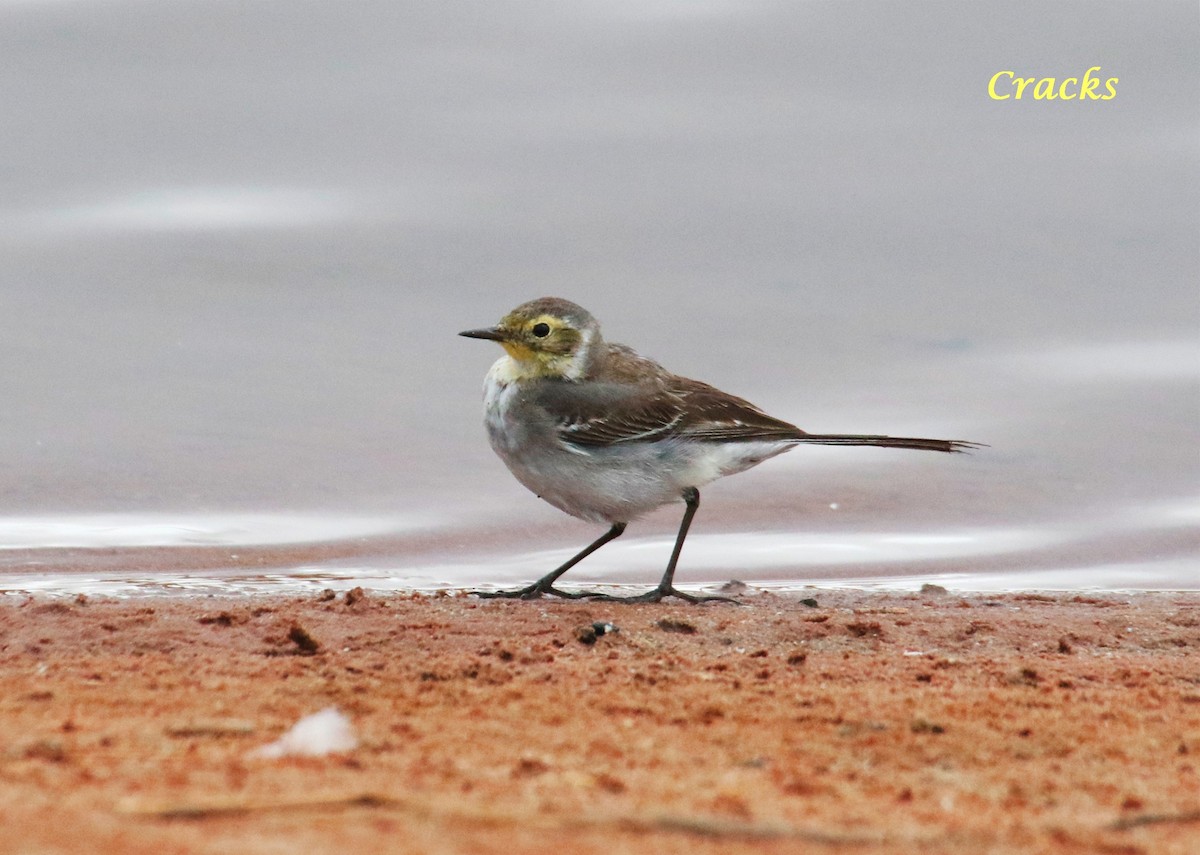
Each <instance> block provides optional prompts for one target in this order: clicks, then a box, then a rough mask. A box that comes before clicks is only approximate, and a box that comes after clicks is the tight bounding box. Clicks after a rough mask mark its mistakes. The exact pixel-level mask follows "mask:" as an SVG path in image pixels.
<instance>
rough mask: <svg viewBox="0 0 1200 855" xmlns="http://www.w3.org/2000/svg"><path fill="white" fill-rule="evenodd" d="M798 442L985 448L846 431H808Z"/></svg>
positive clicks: (954, 449)
mask: <svg viewBox="0 0 1200 855" xmlns="http://www.w3.org/2000/svg"><path fill="white" fill-rule="evenodd" d="M796 442H809V443H812V444H813V445H878V446H880V447H882V448H916V449H921V450H923V451H947V452H962V451H970V450H971V449H973V448H985V447H986V446H984V444H983V443H981V442H965V441H963V440H960V439H918V438H917V437H911V436H866V435H855V434H844V433H806V434H804V436H798V437H796Z"/></svg>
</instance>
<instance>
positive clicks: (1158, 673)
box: [0, 588, 1200, 853]
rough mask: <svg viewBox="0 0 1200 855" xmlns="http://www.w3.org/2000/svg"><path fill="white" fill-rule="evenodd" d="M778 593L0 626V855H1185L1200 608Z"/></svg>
mask: <svg viewBox="0 0 1200 855" xmlns="http://www.w3.org/2000/svg"><path fill="white" fill-rule="evenodd" d="M800 594H802V595H800ZM800 594H797V595H791V594H789V595H780V594H777V593H772V592H760V593H746V594H745V596H744V599H745V605H743V606H741V607H737V606H725V605H721V604H709V605H704V606H689V605H684V604H675V603H666V604H655V605H625V604H607V603H589V602H562V601H557V600H541V601H537V602H521V601H518V602H512V601H495V600H492V601H481V600H478V599H476V598H472V597H466V596H455V595H424V594H408V595H398V594H384V593H364V592H362V591H361V590H351V591H347V592H343V593H336V594H335V593H333V592H330V593H328V594H319V595H316V596H304V597H295V596H292V597H278V596H275V597H271V596H249V597H232V596H203V597H198V596H195V595H179V596H169V595H155V596H153V597H133V598H128V599H125V598H122V599H111V598H97V597H86V596H84V597H79V598H76V599H69V598H63V597H56V596H54V597H52V596H30V597H18V596H8V597H0V740H2V744H0V822H3V824H4V827H5V828H6V829H7V834H6V836H5V839H4V841H3V842H0V852H7V851H12V852H23V851H41V852H72V851H80V849H81V847H82V848H84V849H87V850H88V851H94V852H99V853H108V852H113V853H115V852H129V851H150V850H156V851H183V852H218V851H231V849H236V850H238V851H243V852H250V853H254V852H269V851H270V852H274V851H279V849H280V847H281V846H287V847H288V848H291V849H294V850H296V851H323V850H329V849H333V848H335V847H336V848H339V849H349V850H350V851H356V852H359V851H362V852H376V851H378V852H385V851H395V850H396V848H397V847H400V848H404V849H406V850H407V851H417V852H431V853H434V852H436V853H441V852H445V853H458V852H464V853H465V852H477V851H495V850H497V849H500V848H502V847H503V848H508V849H513V850H516V851H521V852H546V853H550V852H554V853H558V852H560V851H561V849H562V848H563V847H564V846H566V847H570V848H571V849H572V850H573V851H577V852H585V853H590V852H597V853H600V852H611V851H629V852H675V851H680V852H682V851H688V852H697V851H699V852H714V853H715V852H785V851H794V848H795V847H796V846H797V845H798V842H799V843H803V844H805V845H807V846H811V847H815V848H841V847H853V849H854V851H856V852H867V853H875V852H879V853H884V852H887V853H893V852H894V853H907V852H913V853H916V852H955V851H983V850H986V851H989V852H1014V853H1015V852H1062V851H1068V852H1069V851H1080V852H1083V851H1096V850H1098V849H1115V850H1118V851H1128V852H1147V853H1151V852H1153V853H1176V852H1177V853H1184V852H1189V851H1194V846H1195V845H1196V842H1197V840H1200V796H1198V795H1197V793H1200V760H1197V758H1198V757H1200V671H1198V670H1197V665H1196V663H1197V662H1198V661H1200V594H1196V593H1194V592H1182V593H1171V592H1160V593H1134V594H1116V593H1107V594H1106V593H1097V592H1093V591H1087V592H1079V593H1071V592H1066V593H1055V594H1048V593H1031V592H1025V593H1010V594H966V595H962V594H958V593H953V592H948V591H944V590H937V589H935V588H930V589H928V590H926V591H924V592H917V593H904V592H881V591H861V590H844V589H837V588H828V589H815V590H805V591H803V592H800ZM806 600H815V602H816V604H815V605H813V604H812V603H811V602H809V603H806V602H805V601H806ZM610 623H611V624H612V625H613V626H615V628H616V630H617V631H608V632H604V633H603V634H601V635H599V636H597V635H596V630H595V626H596V625H600V626H605V625H607V624H610ZM589 628H590V630H591V631H590V637H589ZM327 706H336V707H338V708H339V709H340V710H341V711H342V712H343V713H344V714H345V715H346V716H347V717H348V718H349V720H350V722H351V724H352V727H353V728H354V730H355V733H356V734H357V737H358V741H359V745H358V747H357V748H355V749H354V750H352V751H349V752H346V753H342V754H333V755H329V756H326V757H297V758H285V759H281V760H274V761H267V760H262V759H256V758H253V757H251V753H252V752H253V751H254V749H256V748H258V747H260V746H262V745H265V744H266V743H268V742H271V741H273V740H275V739H277V738H278V737H279V736H280V734H282V733H283V732H284V731H286V730H287V729H288V728H289V727H291V726H292V725H293V724H294V723H295V722H296V721H297V720H298V719H299V718H301V717H303V716H305V715H308V714H310V713H314V712H316V711H318V710H320V709H322V708H324V707H327Z"/></svg>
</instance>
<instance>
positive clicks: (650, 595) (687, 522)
mask: <svg viewBox="0 0 1200 855" xmlns="http://www.w3.org/2000/svg"><path fill="white" fill-rule="evenodd" d="M683 501H684V502H685V503H687V508H685V509H684V512H683V521H682V522H680V523H679V534H677V535H675V548H674V549H673V550H672V551H671V560H670V561H668V562H667V569H666V571H665V572H664V573H663V576H662V579H661V580H660V581H659V583H658V587H657V588H655V589H654V590H652V591H647V592H646V593H644V594H639V595H638V596H636V597H614V596H611V595H609V594H595V595H592V599H595V600H605V601H608V602H618V603H657V602H659V601H660V600H662V599H663V598H664V597H678V598H679V599H681V600H687V601H688V602H689V603H707V602H711V601H717V602H722V603H737V600H733V599H730V598H729V597H715V596H714V597H697V596H695V595H693V594H685V593H683V592H682V591H680V590H677V589H676V588H675V585H674V581H675V565H676V564H678V563H679V553H680V552H682V551H683V541H684V539H685V538H686V537H687V533H688V529H689V528H690V527H691V525H692V517H694V516H695V515H696V511H697V510H698V509H699V508H700V491H699V490H697V489H696V488H695V487H688V488H687V489H686V490H684V491H683Z"/></svg>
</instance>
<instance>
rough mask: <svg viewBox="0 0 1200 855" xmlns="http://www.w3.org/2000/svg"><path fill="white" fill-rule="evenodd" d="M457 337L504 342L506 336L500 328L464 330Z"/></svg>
mask: <svg viewBox="0 0 1200 855" xmlns="http://www.w3.org/2000/svg"><path fill="white" fill-rule="evenodd" d="M459 335H463V336H466V337H467V338H486V339H487V340H488V341H504V340H505V339H507V338H508V335H507V334H506V333H505V332H504V330H502V329H500V327H488V328H487V329H482V330H464V331H463V332H460V333H459Z"/></svg>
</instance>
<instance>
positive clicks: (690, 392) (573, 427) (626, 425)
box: [538, 374, 804, 447]
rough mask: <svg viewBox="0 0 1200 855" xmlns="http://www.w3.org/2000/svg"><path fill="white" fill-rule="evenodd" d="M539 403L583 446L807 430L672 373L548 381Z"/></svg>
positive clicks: (563, 433)
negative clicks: (634, 379)
mask: <svg viewBox="0 0 1200 855" xmlns="http://www.w3.org/2000/svg"><path fill="white" fill-rule="evenodd" d="M538 403H539V404H540V405H541V406H542V407H543V408H544V409H545V410H546V411H547V412H549V413H550V414H551V415H552V416H553V417H554V419H555V421H556V423H557V427H558V434H559V437H560V439H562V440H563V442H566V443H569V444H571V445H576V446H584V447H596V446H606V445H616V444H618V443H622V442H633V441H655V440H661V439H667V438H669V437H681V438H687V439H693V440H698V441H702V442H749V441H753V440H763V439H798V438H799V437H802V436H804V432H803V431H802V430H800V429H799V428H797V427H795V426H794V425H790V424H788V423H787V422H784V421H780V420H779V419H775V418H772V417H771V416H768V415H767V414H766V413H764V412H762V411H761V410H759V409H758V408H757V407H755V406H754V405H753V404H751V403H750V402H749V401H745V400H742V399H741V398H736V397H734V396H733V395H727V394H726V393H724V392H722V391H720V390H719V389H716V388H714V387H712V386H709V385H708V384H706V383H701V382H699V381H696V380H688V379H686V378H683V377H676V376H674V375H665V374H663V375H659V376H657V377H654V378H652V379H651V380H649V381H646V382H641V383H636V384H629V383H605V382H596V381H593V382H591V383H588V384H587V385H586V387H584V386H581V385H579V384H577V383H572V382H570V381H548V382H546V383H545V384H544V386H543V388H542V389H541V390H540V392H539V395H538Z"/></svg>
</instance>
